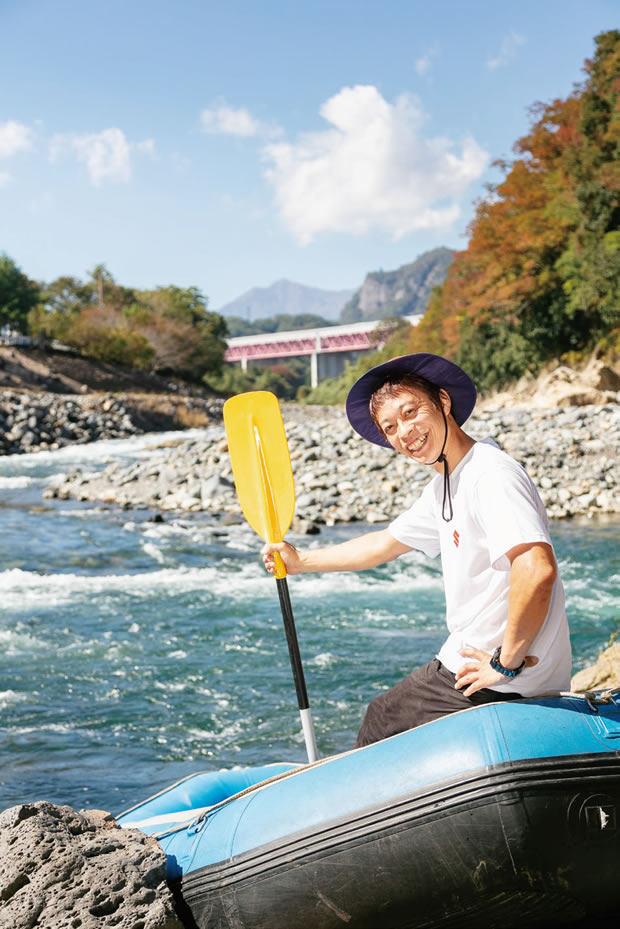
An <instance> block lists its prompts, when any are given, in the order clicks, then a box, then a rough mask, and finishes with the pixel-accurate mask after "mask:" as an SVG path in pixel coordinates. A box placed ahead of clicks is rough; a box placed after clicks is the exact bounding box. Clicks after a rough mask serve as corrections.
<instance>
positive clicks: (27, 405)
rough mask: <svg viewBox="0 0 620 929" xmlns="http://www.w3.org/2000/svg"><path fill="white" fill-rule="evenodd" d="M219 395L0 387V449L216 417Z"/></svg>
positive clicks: (115, 435) (14, 450)
mask: <svg viewBox="0 0 620 929" xmlns="http://www.w3.org/2000/svg"><path fill="white" fill-rule="evenodd" d="M222 404H223V401H222V400H218V399H217V398H204V397H194V396H175V395H174V394H155V393H126V394H113V393H87V394H73V395H71V394H59V393H50V392H36V391H25V390H7V389H4V390H2V392H1V393H0V455H16V454H21V453H24V452H37V451H41V450H55V449H57V448H62V447H63V446H65V445H81V444H84V443H85V442H95V441H97V440H98V439H123V438H127V436H131V435H139V434H141V433H143V432H154V431H161V430H168V429H184V428H187V427H189V426H204V425H206V424H207V423H209V422H211V421H221V418H222Z"/></svg>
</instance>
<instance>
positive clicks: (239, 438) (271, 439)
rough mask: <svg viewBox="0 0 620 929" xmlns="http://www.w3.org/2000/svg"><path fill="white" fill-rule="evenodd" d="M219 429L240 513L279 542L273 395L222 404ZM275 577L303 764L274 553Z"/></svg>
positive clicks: (279, 462)
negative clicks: (222, 431)
mask: <svg viewBox="0 0 620 929" xmlns="http://www.w3.org/2000/svg"><path fill="white" fill-rule="evenodd" d="M224 425H225V427H226V435H227V438H228V451H229V453H230V460H231V463H232V469H233V475H234V478H235V486H236V488H237V496H238V498H239V503H240V504H241V509H242V510H243V514H244V516H245V518H246V519H247V521H248V522H249V524H250V526H251V527H252V529H254V531H255V532H257V533H258V535H259V536H260V537H261V538H262V539H264V540H265V542H283V541H284V536H285V534H286V531H287V529H288V527H289V526H290V524H291V520H292V518H293V513H294V511H295V483H294V481H293V469H292V467H291V458H290V455H289V450H288V443H287V441H286V433H285V431H284V423H283V421H282V414H281V412H280V406H279V404H278V400H277V398H276V396H275V395H274V394H272V393H270V392H269V391H267V390H255V391H251V392H250V393H245V394H238V395H237V396H236V397H231V398H230V400H227V401H226V403H225V404H224ZM274 563H275V572H274V573H275V578H276V584H277V587H278V596H279V598H280V609H281V610H282V619H283V621H284V630H285V632H286V641H287V643H288V651H289V656H290V659H291V667H292V669H293V678H294V680H295V689H296V691H297V703H298V705H299V713H300V716H301V726H302V729H303V733H304V739H305V741H306V751H307V753H308V761H309V762H313V761H316V760H317V758H318V753H317V747H316V740H315V737H314V726H313V724H312V714H311V712H310V704H309V702H308V693H307V691H306V681H305V678H304V669H303V666H302V663H301V655H300V653H299V643H298V641H297V632H296V630H295V620H294V618H293V609H292V607H291V600H290V597H289V592H288V584H287V581H286V568H285V567H284V562H283V561H282V558H281V557H280V555H279V553H278V552H275V553H274Z"/></svg>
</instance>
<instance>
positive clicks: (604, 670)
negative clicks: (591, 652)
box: [571, 641, 620, 693]
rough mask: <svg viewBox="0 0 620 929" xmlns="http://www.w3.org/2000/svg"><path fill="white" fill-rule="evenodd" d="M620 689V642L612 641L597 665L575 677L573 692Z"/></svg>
mask: <svg viewBox="0 0 620 929" xmlns="http://www.w3.org/2000/svg"><path fill="white" fill-rule="evenodd" d="M616 687H620V642H614V641H612V642H611V643H610V645H609V646H608V647H607V648H606V649H605V650H604V651H603V652H601V654H600V655H599V657H598V660H597V662H596V664H594V665H591V666H590V667H588V668H583V669H582V670H581V671H577V673H576V674H575V675H574V676H573V679H572V681H571V690H574V691H577V692H579V693H583V692H584V691H586V690H610V689H613V688H616Z"/></svg>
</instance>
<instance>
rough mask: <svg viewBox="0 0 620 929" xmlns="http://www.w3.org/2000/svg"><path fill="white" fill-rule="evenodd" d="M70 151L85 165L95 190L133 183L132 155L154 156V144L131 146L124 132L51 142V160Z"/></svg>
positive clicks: (64, 137) (148, 141)
mask: <svg viewBox="0 0 620 929" xmlns="http://www.w3.org/2000/svg"><path fill="white" fill-rule="evenodd" d="M67 151H70V152H73V153H74V154H75V155H76V157H77V159H78V161H80V162H81V163H82V164H84V165H86V168H87V171H88V175H89V177H90V180H91V183H92V184H94V185H95V186H96V187H98V186H100V185H101V184H102V183H103V181H105V180H110V181H117V182H119V181H122V182H127V181H129V180H130V179H131V172H132V168H131V154H132V151H137V152H141V153H144V154H150V155H152V154H153V152H154V142H153V140H152V139H145V140H143V141H142V142H129V141H128V140H127V137H126V136H125V133H124V132H123V131H122V129H115V128H112V129H103V130H102V131H101V132H95V133H91V134H88V135H77V134H73V135H57V136H55V137H54V138H53V139H52V143H51V146H50V159H51V160H52V161H55V160H56V159H57V158H58V157H59V156H60V155H62V154H64V153H66V152H67Z"/></svg>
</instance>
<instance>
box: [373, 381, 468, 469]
mask: <svg viewBox="0 0 620 929" xmlns="http://www.w3.org/2000/svg"><path fill="white" fill-rule="evenodd" d="M440 398H441V402H442V405H443V408H444V412H445V413H446V415H447V414H448V413H449V411H450V401H449V397H448V395H447V394H446V392H445V391H443V390H442V391H441V392H440ZM377 423H378V425H379V428H380V429H381V430H382V431H383V433H384V435H385V437H386V439H387V440H388V442H389V443H390V445H391V446H392V448H394V449H395V450H396V451H397V452H400V453H401V455H406V456H407V457H408V458H412V459H413V460H414V461H417V462H418V463H419V464H434V463H435V462H436V461H437V459H438V458H439V456H440V454H441V450H442V448H443V444H444V439H445V423H444V418H443V416H442V412H441V410H440V409H438V408H437V407H436V406H435V404H434V403H433V401H432V400H431V399H430V397H429V396H427V394H425V393H424V392H423V391H421V390H416V389H415V388H413V387H403V388H402V390H401V391H399V393H397V394H395V395H394V396H393V397H388V398H387V399H386V400H385V401H384V402H383V403H382V404H381V406H380V407H379V411H378V414H377Z"/></svg>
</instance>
